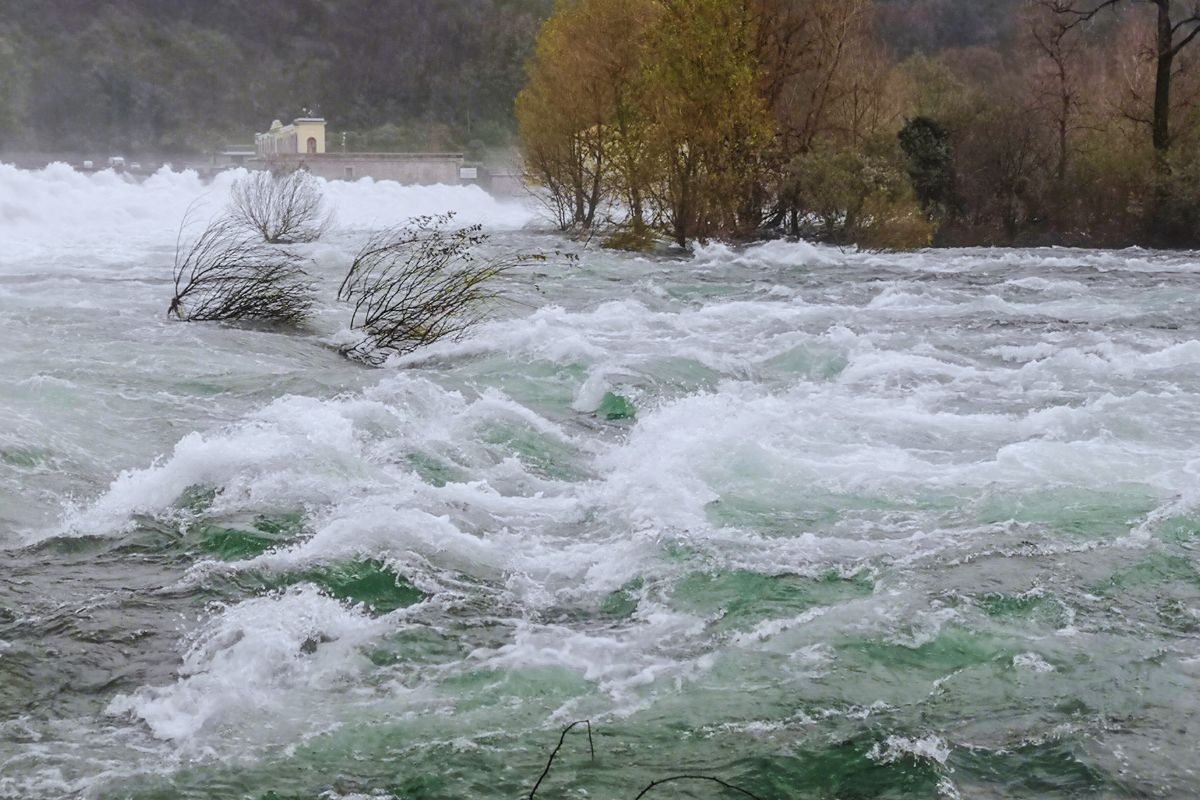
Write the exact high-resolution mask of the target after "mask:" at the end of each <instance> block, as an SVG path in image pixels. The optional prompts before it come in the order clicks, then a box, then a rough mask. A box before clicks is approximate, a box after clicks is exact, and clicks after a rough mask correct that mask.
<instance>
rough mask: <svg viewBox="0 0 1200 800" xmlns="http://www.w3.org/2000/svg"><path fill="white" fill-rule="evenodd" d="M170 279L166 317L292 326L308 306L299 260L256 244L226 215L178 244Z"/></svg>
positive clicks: (308, 294) (309, 298)
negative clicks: (172, 291) (172, 289)
mask: <svg viewBox="0 0 1200 800" xmlns="http://www.w3.org/2000/svg"><path fill="white" fill-rule="evenodd" d="M174 279H175V296H174V297H173V298H172V299H171V305H170V309H169V313H171V314H174V315H175V316H176V317H178V318H179V319H184V320H189V321H194V322H203V321H231V320H264V321H270V322H280V323H286V324H296V323H299V322H302V321H303V320H304V319H305V318H307V317H308V314H309V312H310V310H311V309H312V305H313V286H312V283H311V281H310V280H309V277H308V274H307V273H306V272H305V271H304V270H303V269H302V268H301V267H300V265H299V259H298V257H297V256H296V255H295V254H293V253H291V252H289V251H288V250H285V249H282V248H278V247H271V246H269V245H267V244H264V243H263V242H261V241H258V239H257V238H256V237H254V236H253V235H252V234H251V233H249V232H247V231H246V230H244V229H243V228H241V227H239V226H238V225H236V224H234V223H233V222H231V221H230V220H229V218H227V217H222V218H220V219H217V220H214V221H213V222H211V223H209V225H208V226H207V227H206V228H205V229H204V230H203V231H202V232H201V233H200V234H199V235H198V236H197V237H196V238H195V239H193V240H191V241H190V242H183V241H180V243H179V244H178V246H177V248H176V253H175V266H174Z"/></svg>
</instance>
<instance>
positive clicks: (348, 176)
mask: <svg viewBox="0 0 1200 800" xmlns="http://www.w3.org/2000/svg"><path fill="white" fill-rule="evenodd" d="M346 180H348V181H352V180H354V167H346Z"/></svg>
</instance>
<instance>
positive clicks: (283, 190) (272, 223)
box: [229, 170, 333, 244]
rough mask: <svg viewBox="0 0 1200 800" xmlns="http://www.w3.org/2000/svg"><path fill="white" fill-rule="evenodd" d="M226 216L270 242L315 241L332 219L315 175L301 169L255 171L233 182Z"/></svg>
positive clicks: (293, 242)
mask: <svg viewBox="0 0 1200 800" xmlns="http://www.w3.org/2000/svg"><path fill="white" fill-rule="evenodd" d="M229 216H230V218H231V219H232V220H233V221H235V222H236V223H237V224H239V225H243V226H245V227H246V228H248V229H250V230H253V231H257V232H258V234H259V235H261V236H262V237H263V240H264V241H266V242H269V243H270V244H295V243H298V242H315V241H316V240H317V239H320V238H321V236H322V234H324V233H325V231H326V230H328V228H329V226H330V225H331V224H332V223H333V212H332V211H327V210H326V209H325V201H324V198H323V197H322V195H321V187H320V184H319V183H318V182H317V179H316V178H315V177H313V176H312V175H311V174H310V173H308V172H306V171H304V170H294V171H292V172H286V173H273V172H265V171H263V172H254V173H251V174H250V175H247V176H246V177H245V178H240V179H238V180H237V181H236V182H234V184H233V188H232V190H231V191H230V196H229Z"/></svg>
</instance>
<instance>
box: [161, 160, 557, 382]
mask: <svg viewBox="0 0 1200 800" xmlns="http://www.w3.org/2000/svg"><path fill="white" fill-rule="evenodd" d="M453 218H454V214H453V213H446V214H441V215H437V216H420V217H415V218H413V219H410V220H409V221H408V222H406V223H404V224H402V225H398V226H396V227H392V228H386V229H384V230H381V231H378V232H376V233H374V234H372V235H371V236H370V238H368V239H367V241H366V243H365V244H364V245H363V246H362V247H361V248H360V249H359V251H358V253H357V255H356V256H355V258H354V260H353V262H352V263H351V264H350V266H349V268H348V269H347V271H346V275H345V277H344V278H343V280H342V283H341V285H340V286H339V288H338V291H337V299H338V300H339V301H341V302H344V303H347V304H349V305H350V306H351V308H352V310H351V314H350V322H349V326H350V329H351V331H353V332H354V333H355V334H356V335H357V339H356V340H355V341H354V342H352V343H351V344H347V345H344V346H343V347H342V348H341V353H342V354H343V355H345V356H346V357H347V358H350V359H352V360H355V361H358V362H361V363H363V364H367V365H370V366H380V365H382V364H383V363H384V362H386V361H387V359H388V358H389V357H391V356H393V355H404V354H406V353H411V352H412V351H414V350H416V349H417V348H419V347H422V346H424V345H428V344H433V343H434V342H437V341H441V340H443V339H458V338H459V337H461V336H462V335H463V334H464V333H466V332H467V331H468V330H469V329H471V328H472V327H474V326H475V325H476V324H478V323H479V322H481V321H482V320H483V319H484V318H486V317H487V315H488V313H489V312H490V310H491V308H492V306H493V305H494V303H495V302H496V301H497V300H499V299H500V294H499V292H498V291H497V289H496V288H495V282H494V279H495V278H498V277H499V276H501V275H503V274H504V273H506V272H509V271H510V270H513V269H515V268H517V267H520V266H523V265H527V264H530V263H533V262H536V261H545V260H546V257H545V256H544V255H541V254H537V253H507V254H506V253H501V254H487V255H484V254H482V253H480V248H481V247H482V246H484V245H485V244H487V242H488V240H489V237H488V235H487V234H486V233H484V232H483V229H482V226H480V225H470V226H466V227H462V228H453V227H450V222H451V221H452V219H453ZM331 219H332V212H329V211H327V210H326V209H325V205H324V200H323V197H322V193H321V185H320V182H319V181H318V180H317V179H316V178H313V177H312V176H311V175H309V174H308V173H307V172H303V171H296V172H292V173H289V174H283V175H276V174H272V173H269V172H258V173H252V174H251V175H249V176H247V177H244V178H242V179H240V180H239V181H237V182H236V183H235V184H234V186H233V191H232V195H231V201H230V205H229V208H228V209H227V210H226V213H225V214H224V215H222V216H219V217H217V218H216V219H214V220H212V221H211V222H210V223H209V224H208V225H207V227H205V229H204V230H203V231H202V232H201V233H200V234H199V235H198V236H197V237H195V238H194V239H191V240H185V239H184V236H183V231H182V229H181V232H180V238H179V240H178V241H177V242H176V252H175V264H174V271H173V272H174V282H175V295H174V297H173V298H172V299H171V304H170V307H169V312H168V313H170V314H172V315H174V316H175V317H177V318H178V319H182V320H188V321H194V322H200V321H224V322H228V321H237V320H260V321H270V322H277V323H283V324H298V323H300V322H303V321H304V320H305V319H306V318H307V317H308V316H309V313H310V311H311V309H312V306H313V303H314V302H315V287H314V284H313V283H312V282H311V281H310V280H309V277H308V274H307V272H305V270H304V269H303V266H302V264H303V257H302V256H300V255H299V254H297V253H295V252H293V251H292V250H289V249H287V248H285V247H280V246H277V245H279V244H292V243H298V242H310V241H313V240H315V239H317V238H318V237H319V236H320V235H321V234H322V233H323V232H324V231H325V229H326V228H327V227H328V226H329V225H330V222H331ZM184 226H185V227H186V220H185V223H184ZM564 258H568V259H569V258H570V257H569V256H564Z"/></svg>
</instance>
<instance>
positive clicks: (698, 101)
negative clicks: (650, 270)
mask: <svg viewBox="0 0 1200 800" xmlns="http://www.w3.org/2000/svg"><path fill="white" fill-rule="evenodd" d="M656 2H657V4H658V5H659V7H660V9H661V14H660V16H659V19H658V21H657V24H656V25H655V26H654V27H653V29H652V30H651V31H650V33H649V35H648V42H647V49H646V53H647V55H646V59H647V63H646V78H645V79H646V92H645V95H644V97H643V101H642V103H643V109H644V110H643V113H645V114H646V115H647V117H648V119H649V123H650V124H649V134H648V135H649V138H650V148H651V150H652V152H653V153H654V154H655V157H656V159H657V160H658V163H660V164H661V165H662V180H661V181H660V182H659V183H658V185H657V186H656V187H655V189H654V194H655V202H656V204H657V206H658V208H659V211H660V213H661V214H662V215H663V217H664V219H665V220H666V222H667V225H668V227H669V229H670V232H671V235H672V238H674V240H675V242H676V243H677V244H679V245H680V246H684V245H686V243H687V242H688V240H690V239H700V240H702V241H703V240H704V239H706V238H708V237H712V236H730V235H746V234H748V233H751V232H753V231H754V230H756V229H757V227H758V225H759V223H760V222H761V217H760V215H761V211H762V208H761V196H760V193H759V191H758V189H759V184H760V179H761V174H760V173H761V172H762V163H761V154H762V152H763V150H764V149H765V147H766V145H767V144H768V143H769V142H770V141H771V139H772V136H773V128H772V124H771V120H770V116H769V114H768V111H767V106H766V103H765V102H764V100H763V98H762V96H761V94H760V91H759V64H758V62H757V60H756V58H755V44H756V41H757V27H756V26H757V20H756V17H755V14H754V9H753V7H752V6H751V4H750V2H748V1H747V0H734V1H733V2H731V1H730V0H656Z"/></svg>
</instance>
